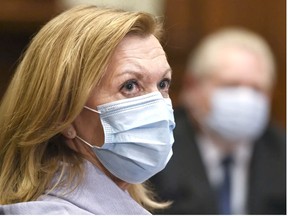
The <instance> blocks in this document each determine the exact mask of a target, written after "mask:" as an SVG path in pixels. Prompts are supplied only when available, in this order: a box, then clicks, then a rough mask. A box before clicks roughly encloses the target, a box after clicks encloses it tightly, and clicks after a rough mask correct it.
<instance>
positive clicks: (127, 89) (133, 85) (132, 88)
mask: <svg viewBox="0 0 288 216" xmlns="http://www.w3.org/2000/svg"><path fill="white" fill-rule="evenodd" d="M120 90H121V91H122V92H123V93H124V94H135V93H137V92H138V90H139V85H138V83H137V81H136V80H128V81H126V82H125V83H124V84H123V85H122V86H121V89H120Z"/></svg>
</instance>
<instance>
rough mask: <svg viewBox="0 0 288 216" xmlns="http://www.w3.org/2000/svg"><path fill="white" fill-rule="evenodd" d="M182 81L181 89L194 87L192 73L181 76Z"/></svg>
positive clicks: (194, 79) (195, 81)
mask: <svg viewBox="0 0 288 216" xmlns="http://www.w3.org/2000/svg"><path fill="white" fill-rule="evenodd" d="M182 83H183V89H184V90H188V89H191V88H194V87H195V86H196V85H197V80H196V78H195V77H194V76H193V75H191V74H187V73H186V74H185V75H184V76H183V80H182Z"/></svg>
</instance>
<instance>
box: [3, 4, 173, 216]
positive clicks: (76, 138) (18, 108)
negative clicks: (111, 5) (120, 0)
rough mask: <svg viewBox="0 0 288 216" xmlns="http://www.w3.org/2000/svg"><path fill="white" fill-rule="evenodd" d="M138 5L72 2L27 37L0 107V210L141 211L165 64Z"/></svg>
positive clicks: (168, 125) (165, 117) (163, 135)
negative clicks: (122, 6)
mask: <svg viewBox="0 0 288 216" xmlns="http://www.w3.org/2000/svg"><path fill="white" fill-rule="evenodd" d="M160 34H161V26H160V24H159V22H157V21H156V20H155V19H154V18H153V17H151V16H150V15H148V14H145V13H139V12H125V11H121V10H115V9H105V8H97V7H96V6H78V7H76V8H73V9H70V10H68V11H66V12H64V13H62V14H60V15H59V16H57V17H56V18H54V19H53V20H51V21H50V22H49V23H48V24H46V25H45V26H44V27H43V28H42V29H41V30H40V32H39V33H38V34H37V35H36V36H35V38H34V39H33V40H32V42H31V44H30V46H29V48H28V49H27V51H26V54H25V55H24V57H23V60H22V62H21V63H20V65H19V67H18V69H17V71H16V73H15V76H14V78H13V80H12V82H11V84H10V86H9V87H8V90H7V92H6V95H5V96H4V99H3V100H2V103H1V107H0V122H1V124H0V131H1V135H0V161H1V162H0V165H1V170H0V204H1V206H0V212H1V213H2V214H123V215H124V214H135V215H136V214H150V213H149V210H153V209H157V208H158V209H159V208H164V207H167V206H168V205H169V203H158V202H157V201H155V200H154V198H153V193H152V192H151V191H150V190H149V189H148V187H147V186H145V185H144V184H142V183H143V182H145V181H146V180H147V179H149V178H150V177H151V176H153V175H154V174H156V173H157V172H159V171H161V170H162V169H163V168H164V167H165V166H166V164H167V163H168V161H169V159H170V157H171V156H172V144H173V142H174V139H173V133H172V131H173V129H174V127H175V123H174V118H173V109H172V105H171V100H170V99H169V94H168V90H169V86H170V82H171V69H170V66H169V64H168V62H167V60H166V55H165V53H164V51H163V48H162V46H161V45H160V43H159V41H158V39H159V37H160Z"/></svg>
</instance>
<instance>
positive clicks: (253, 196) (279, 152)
mask: <svg viewBox="0 0 288 216" xmlns="http://www.w3.org/2000/svg"><path fill="white" fill-rule="evenodd" d="M175 120H176V128H175V130H174V138H175V143H174V145H173V151H174V154H173V156H172V158H171V160H170V162H169V163H168V165H167V166H166V168H165V169H164V170H163V171H162V172H160V173H158V174H157V175H156V176H154V177H153V178H152V179H151V181H152V183H153V185H154V187H155V189H156V192H158V194H159V197H160V198H162V200H173V201H174V203H173V204H172V207H171V208H170V209H168V210H164V211H159V212H156V213H158V214H161V213H164V214H218V210H217V204H216V197H215V194H214V191H213V189H212V188H211V186H210V185H209V182H208V177H207V174H206V171H205V167H204V164H203V161H202V159H201V156H200V152H199V149H198V147H197V144H196V141H195V136H194V133H195V129H194V128H193V126H192V125H191V123H190V122H189V120H188V117H187V116H186V113H185V112H184V110H176V111H175ZM249 172H250V179H249V186H248V188H249V189H248V203H247V206H248V213H249V214H286V135H285V134H284V133H283V134H281V133H280V132H279V131H278V130H275V128H272V127H269V128H267V130H266V131H265V133H264V135H263V136H262V137H261V138H260V139H259V140H257V142H256V143H255V145H254V150H253V155H252V161H251V166H250V170H249Z"/></svg>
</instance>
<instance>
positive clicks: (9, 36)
mask: <svg viewBox="0 0 288 216" xmlns="http://www.w3.org/2000/svg"><path fill="white" fill-rule="evenodd" d="M155 1H157V0H155ZM135 3H137V1H135ZM62 10H63V6H61V4H60V3H59V1H56V0H1V1H0V77H1V78H0V97H1V96H2V95H3V94H4V92H5V89H6V87H7V85H8V83H9V80H10V79H11V77H12V75H13V72H14V70H15V67H16V66H17V64H18V59H19V57H20V56H21V53H23V51H24V50H25V48H26V47H27V45H28V43H29V41H30V40H31V38H32V37H33V35H34V34H36V33H37V31H38V30H39V29H40V28H41V26H43V25H44V24H45V23H46V22H47V21H48V20H50V19H51V18H52V17H54V16H55V15H57V14H58V13H60V12H61V11H62ZM164 18H165V31H166V36H165V41H166V42H165V44H166V45H165V47H164V48H165V50H166V52H167V55H168V61H169V63H170V65H171V67H172V69H173V84H172V89H171V97H172V100H173V103H174V106H178V100H177V96H178V93H179V90H180V89H181V80H182V77H183V73H184V70H185V67H186V61H187V57H188V54H189V53H190V51H191V50H193V49H194V48H195V46H196V45H197V44H198V42H199V41H200V40H201V38H203V37H204V36H206V35H207V34H209V33H212V32H213V31H215V30H217V29H219V28H222V27H229V26H240V27H245V28H247V29H250V30H252V31H255V32H256V33H258V34H260V35H262V36H263V37H264V39H266V40H267V41H268V43H269V45H270V46H271V48H272V50H273V52H274V54H275V59H276V64H277V76H278V81H277V84H276V89H275V92H274V95H273V96H274V97H273V104H272V113H271V114H272V120H274V121H275V122H276V123H278V124H279V125H280V126H282V127H284V128H286V0H166V1H165V5H164Z"/></svg>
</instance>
